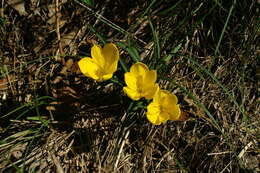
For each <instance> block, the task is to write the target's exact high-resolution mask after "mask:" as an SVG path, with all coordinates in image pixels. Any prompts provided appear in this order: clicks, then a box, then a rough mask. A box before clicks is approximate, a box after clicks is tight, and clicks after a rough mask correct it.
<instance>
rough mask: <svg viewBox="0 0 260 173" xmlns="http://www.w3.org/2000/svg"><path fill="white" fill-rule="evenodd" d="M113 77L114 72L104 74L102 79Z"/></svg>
mask: <svg viewBox="0 0 260 173" xmlns="http://www.w3.org/2000/svg"><path fill="white" fill-rule="evenodd" d="M112 77H113V73H110V74H105V75H103V76H102V81H103V80H108V79H111V78H112Z"/></svg>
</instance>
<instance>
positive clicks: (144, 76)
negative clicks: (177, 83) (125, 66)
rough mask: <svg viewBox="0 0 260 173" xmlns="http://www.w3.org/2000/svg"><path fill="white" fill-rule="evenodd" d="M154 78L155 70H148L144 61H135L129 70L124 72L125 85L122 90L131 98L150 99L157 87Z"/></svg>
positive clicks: (155, 76) (155, 75)
mask: <svg viewBox="0 0 260 173" xmlns="http://www.w3.org/2000/svg"><path fill="white" fill-rule="evenodd" d="M156 78H157V72H156V71H155V70H149V68H148V67H147V66H146V65H145V64H144V63H141V62H137V63H135V64H134V65H132V66H131V68H130V72H127V73H125V83H126V85H127V86H125V87H124V88H123V90H124V92H125V93H126V94H127V95H128V97H130V98H131V99H133V100H139V99H140V98H142V97H144V98H146V99H152V98H153V96H154V94H155V92H156V90H157V88H158V84H156V83H155V81H156Z"/></svg>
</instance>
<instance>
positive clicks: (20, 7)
mask: <svg viewBox="0 0 260 173" xmlns="http://www.w3.org/2000/svg"><path fill="white" fill-rule="evenodd" d="M7 4H9V5H10V6H11V7H13V8H14V9H15V10H16V11H18V13H19V14H20V15H21V16H27V15H28V13H27V12H26V10H25V6H24V0H8V1H7Z"/></svg>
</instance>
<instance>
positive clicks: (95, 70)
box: [78, 58, 101, 80]
mask: <svg viewBox="0 0 260 173" xmlns="http://www.w3.org/2000/svg"><path fill="white" fill-rule="evenodd" d="M78 65H79V69H80V71H81V72H82V73H83V74H84V75H85V76H87V77H91V78H92V79H95V80H99V79H100V78H101V76H100V67H99V66H98V65H97V64H95V63H94V62H93V60H92V59H91V58H82V59H81V60H80V61H79V62H78Z"/></svg>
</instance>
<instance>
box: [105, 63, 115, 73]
mask: <svg viewBox="0 0 260 173" xmlns="http://www.w3.org/2000/svg"><path fill="white" fill-rule="evenodd" d="M117 64H118V61H115V62H113V63H112V64H109V65H108V64H107V65H106V66H105V69H104V70H105V71H106V73H114V72H115V71H116V70H117Z"/></svg>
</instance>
